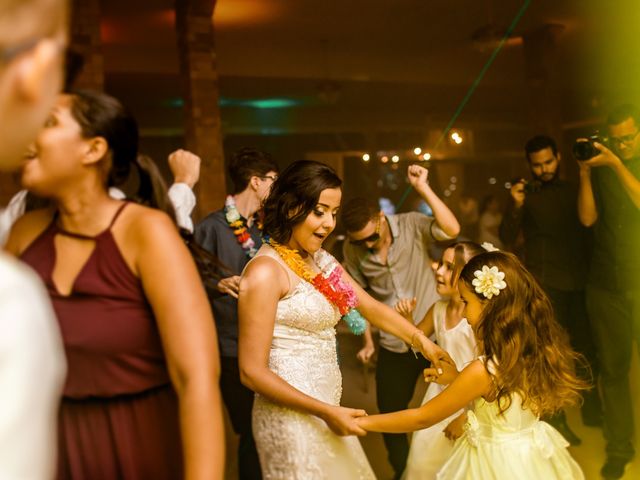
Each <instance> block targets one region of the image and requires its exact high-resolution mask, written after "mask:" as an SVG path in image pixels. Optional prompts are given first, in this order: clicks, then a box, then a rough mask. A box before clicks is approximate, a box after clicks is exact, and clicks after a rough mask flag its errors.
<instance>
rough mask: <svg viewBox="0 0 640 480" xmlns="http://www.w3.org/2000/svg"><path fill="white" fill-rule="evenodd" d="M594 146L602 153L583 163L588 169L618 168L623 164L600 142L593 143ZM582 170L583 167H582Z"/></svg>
mask: <svg viewBox="0 0 640 480" xmlns="http://www.w3.org/2000/svg"><path fill="white" fill-rule="evenodd" d="M593 146H594V147H596V148H597V149H598V150H600V153H599V154H598V155H596V156H595V157H593V158H590V159H589V160H584V161H582V162H579V163H582V164H583V166H586V167H602V166H606V167H611V168H617V167H619V166H620V165H621V164H622V160H620V158H619V157H618V156H617V155H616V154H615V153H613V152H612V151H611V150H609V149H608V148H607V147H605V146H604V145H602V144H601V143H598V142H593ZM581 168H582V167H581Z"/></svg>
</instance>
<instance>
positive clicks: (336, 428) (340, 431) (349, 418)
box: [321, 406, 367, 436]
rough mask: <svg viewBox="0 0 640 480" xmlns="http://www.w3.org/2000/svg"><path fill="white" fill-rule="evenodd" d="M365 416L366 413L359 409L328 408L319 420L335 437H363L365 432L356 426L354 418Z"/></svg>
mask: <svg viewBox="0 0 640 480" xmlns="http://www.w3.org/2000/svg"><path fill="white" fill-rule="evenodd" d="M366 415H367V412H365V411H364V410H361V409H356V408H347V407H340V406H336V407H330V408H329V409H328V410H327V412H326V413H325V414H324V415H322V417H321V418H322V419H323V420H324V421H325V423H326V424H327V426H328V427H329V428H330V429H331V431H332V432H333V433H335V434H336V435H340V436H346V435H358V436H364V435H366V434H367V432H366V430H364V429H363V428H362V427H361V426H360V425H358V423H357V422H356V418H358V417H364V416H366Z"/></svg>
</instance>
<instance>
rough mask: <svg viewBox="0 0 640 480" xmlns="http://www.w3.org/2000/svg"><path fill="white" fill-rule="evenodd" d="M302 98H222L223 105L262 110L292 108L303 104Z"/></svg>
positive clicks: (221, 104)
mask: <svg viewBox="0 0 640 480" xmlns="http://www.w3.org/2000/svg"><path fill="white" fill-rule="evenodd" d="M301 104H302V102H301V101H300V100H294V99H292V98H256V99H237V98H225V97H222V98H220V106H221V107H248V108H257V109H260V110H266V109H276V108H291V107H296V106H298V105H301Z"/></svg>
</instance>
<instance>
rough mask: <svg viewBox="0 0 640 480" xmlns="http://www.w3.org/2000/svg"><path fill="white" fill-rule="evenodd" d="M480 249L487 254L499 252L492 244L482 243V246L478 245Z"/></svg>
mask: <svg viewBox="0 0 640 480" xmlns="http://www.w3.org/2000/svg"><path fill="white" fill-rule="evenodd" d="M480 246H481V247H482V248H484V249H485V250H486V251H487V252H499V251H500V249H499V248H498V247H496V246H494V245H493V243H489V242H483V243H482V245H480Z"/></svg>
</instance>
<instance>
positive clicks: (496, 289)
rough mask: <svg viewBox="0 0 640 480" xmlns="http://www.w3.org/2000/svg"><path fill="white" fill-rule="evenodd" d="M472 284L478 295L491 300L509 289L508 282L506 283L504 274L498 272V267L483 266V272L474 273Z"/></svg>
mask: <svg viewBox="0 0 640 480" xmlns="http://www.w3.org/2000/svg"><path fill="white" fill-rule="evenodd" d="M473 276H474V277H476V278H474V279H473V281H472V282H471V284H472V285H473V286H474V287H475V290H476V292H477V293H480V294H482V295H484V296H485V298H488V299H491V298H493V297H494V296H496V297H497V296H498V295H500V290H503V289H505V288H507V282H505V281H504V272H501V271H500V270H498V267H495V266H494V267H487V266H486V265H483V267H482V270H476V271H475V272H473Z"/></svg>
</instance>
